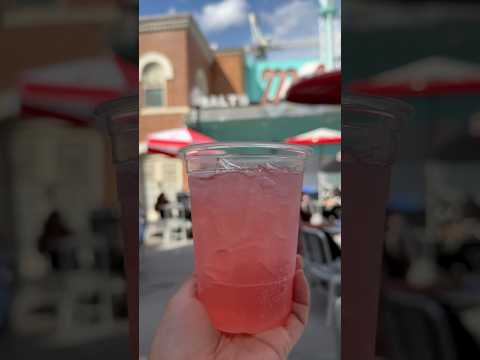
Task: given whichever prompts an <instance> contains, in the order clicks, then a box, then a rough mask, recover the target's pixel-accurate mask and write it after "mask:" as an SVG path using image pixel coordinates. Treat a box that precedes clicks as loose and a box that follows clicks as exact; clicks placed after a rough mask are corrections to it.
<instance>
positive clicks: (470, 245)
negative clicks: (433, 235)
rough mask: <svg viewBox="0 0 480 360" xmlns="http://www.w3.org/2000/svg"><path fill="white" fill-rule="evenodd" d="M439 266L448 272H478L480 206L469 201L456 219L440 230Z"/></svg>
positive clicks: (446, 222) (445, 224) (459, 211)
mask: <svg viewBox="0 0 480 360" xmlns="http://www.w3.org/2000/svg"><path fill="white" fill-rule="evenodd" d="M438 240H439V244H438V253H439V254H438V264H439V265H440V267H441V268H443V269H444V270H447V271H451V270H460V271H469V272H471V271H478V270H480V267H479V265H478V263H479V260H480V206H478V205H477V204H476V203H475V201H473V200H472V199H468V200H467V201H465V203H464V204H463V205H462V206H461V208H460V209H459V210H458V215H457V217H456V219H452V220H448V221H445V222H444V223H443V224H441V225H440V226H439V228H438Z"/></svg>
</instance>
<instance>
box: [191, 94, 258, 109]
mask: <svg viewBox="0 0 480 360" xmlns="http://www.w3.org/2000/svg"><path fill="white" fill-rule="evenodd" d="M192 103H193V106H195V107H200V108H202V109H214V108H220V109H221V108H236V107H244V106H248V105H250V100H249V99H248V96H247V95H245V94H227V95H209V96H205V95H196V96H193V99H192Z"/></svg>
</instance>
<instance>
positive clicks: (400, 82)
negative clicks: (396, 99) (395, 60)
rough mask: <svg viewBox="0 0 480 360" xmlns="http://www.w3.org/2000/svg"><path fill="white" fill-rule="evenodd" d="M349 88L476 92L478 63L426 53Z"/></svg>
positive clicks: (479, 88)
mask: <svg viewBox="0 0 480 360" xmlns="http://www.w3.org/2000/svg"><path fill="white" fill-rule="evenodd" d="M349 90H350V91H351V92H355V93H363V94H368V95H378V96H403V97H412V96H440V95H451V94H465V93H479V92H480V66H479V65H477V64H476V63H469V62H465V61H461V60H457V59H452V58H444V57H428V58H424V59H420V60H417V61H414V62H411V63H408V64H406V65H403V66H400V67H398V68H395V69H392V70H387V71H385V72H382V73H380V74H377V75H374V76H373V77H371V78H368V79H366V80H361V81H356V82H353V83H352V84H351V85H350V86H349Z"/></svg>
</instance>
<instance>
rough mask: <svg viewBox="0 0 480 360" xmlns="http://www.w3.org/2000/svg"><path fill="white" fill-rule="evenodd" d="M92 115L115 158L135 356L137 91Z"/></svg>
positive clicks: (135, 354)
mask: <svg viewBox="0 0 480 360" xmlns="http://www.w3.org/2000/svg"><path fill="white" fill-rule="evenodd" d="M94 117H95V119H96V121H97V124H98V126H99V127H100V128H102V130H103V131H104V133H105V134H106V135H107V139H108V140H109V142H110V145H111V149H112V155H113V159H114V162H115V171H116V185H117V192H118V199H119V200H120V219H121V221H120V223H121V230H122V237H123V242H124V261H125V270H126V276H127V301H128V319H129V333H130V341H131V351H132V358H137V359H138V182H139V180H138V95H136V94H135V95H132V96H128V97H123V98H119V99H116V100H112V101H109V102H106V103H104V104H102V105H100V106H99V107H98V108H97V109H96V110H95V113H94Z"/></svg>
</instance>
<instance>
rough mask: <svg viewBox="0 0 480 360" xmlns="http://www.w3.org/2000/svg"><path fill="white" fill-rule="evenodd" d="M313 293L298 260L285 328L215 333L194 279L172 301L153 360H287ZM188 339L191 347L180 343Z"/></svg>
mask: <svg viewBox="0 0 480 360" xmlns="http://www.w3.org/2000/svg"><path fill="white" fill-rule="evenodd" d="M309 311H310V290H309V287H308V283H307V280H306V278H305V275H304V272H303V262H302V258H301V257H300V256H297V263H296V272H295V278H294V291H293V305H292V312H291V314H290V315H289V317H288V319H287V320H286V322H285V325H284V326H282V327H276V328H273V329H271V330H268V331H265V332H263V333H260V334H256V335H245V334H239V335H236V334H225V333H221V332H219V331H218V330H216V329H215V328H214V327H213V325H212V323H211V321H210V319H209V317H208V314H207V312H206V310H205V307H204V306H203V304H202V303H201V302H200V301H199V300H198V299H197V296H196V280H195V276H192V277H191V278H190V279H188V280H187V281H186V282H185V283H184V284H183V286H182V287H181V288H180V290H178V291H177V293H176V294H175V295H174V296H173V297H172V298H171V299H170V302H169V304H168V305H167V307H166V310H165V313H164V315H163V318H162V319H161V321H160V324H159V326H158V329H157V332H156V334H155V337H154V340H153V344H152V348H151V352H150V357H149V359H150V360H184V359H185V360H189V359H198V360H204V359H212V360H213V359H231V360H249V359H251V360H260V359H261V360H285V359H287V358H288V354H289V353H290V351H291V350H292V348H293V347H294V346H295V344H296V343H297V342H298V341H299V339H300V337H301V336H302V334H303V332H304V330H305V326H306V324H307V321H308V315H309ZM185 339H188V342H189V345H188V346H181V345H180V346H179V341H184V340H185Z"/></svg>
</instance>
